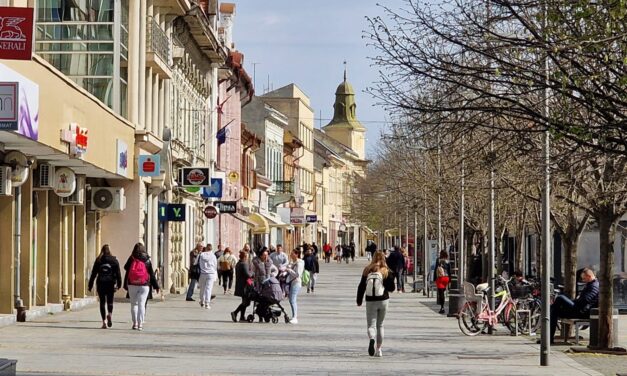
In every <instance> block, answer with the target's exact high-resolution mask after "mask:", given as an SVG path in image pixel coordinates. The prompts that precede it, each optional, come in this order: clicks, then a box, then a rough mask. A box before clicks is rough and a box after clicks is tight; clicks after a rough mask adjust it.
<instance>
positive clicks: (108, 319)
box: [107, 314, 113, 328]
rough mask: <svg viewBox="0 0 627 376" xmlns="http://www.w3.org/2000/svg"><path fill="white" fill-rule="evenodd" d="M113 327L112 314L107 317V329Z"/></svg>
mask: <svg viewBox="0 0 627 376" xmlns="http://www.w3.org/2000/svg"><path fill="white" fill-rule="evenodd" d="M112 326H113V321H111V314H108V315H107V327H108V328H110V327H112Z"/></svg>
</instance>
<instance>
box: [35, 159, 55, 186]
mask: <svg viewBox="0 0 627 376" xmlns="http://www.w3.org/2000/svg"><path fill="white" fill-rule="evenodd" d="M53 185H54V166H53V165H51V164H48V163H40V164H39V166H37V169H35V172H34V173H33V189H36V190H43V189H53V188H54V186H53Z"/></svg>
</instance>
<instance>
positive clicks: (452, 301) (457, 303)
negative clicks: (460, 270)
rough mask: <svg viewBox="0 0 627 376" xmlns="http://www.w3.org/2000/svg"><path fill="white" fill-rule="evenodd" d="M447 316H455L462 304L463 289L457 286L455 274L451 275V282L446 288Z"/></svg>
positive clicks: (457, 281) (457, 280)
mask: <svg viewBox="0 0 627 376" xmlns="http://www.w3.org/2000/svg"><path fill="white" fill-rule="evenodd" d="M448 291H449V292H448V314H447V316H448V317H457V314H458V313H459V311H460V310H461V309H462V306H463V305H464V302H465V299H464V291H463V289H460V287H459V279H458V278H457V276H456V275H453V276H451V283H450V284H449V290H448Z"/></svg>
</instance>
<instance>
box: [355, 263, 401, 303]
mask: <svg viewBox="0 0 627 376" xmlns="http://www.w3.org/2000/svg"><path fill="white" fill-rule="evenodd" d="M367 279H368V276H367V275H363V274H362V275H361V281H359V286H358V287H357V305H361V303H362V302H363V300H364V294H365V293H366V282H367ZM383 287H384V288H385V293H384V294H383V295H382V296H366V301H367V302H378V301H381V300H387V299H390V295H389V294H388V292H394V290H395V289H396V284H395V283H394V272H393V271H391V270H390V271H388V276H387V278H386V279H384V280H383Z"/></svg>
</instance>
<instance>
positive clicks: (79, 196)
mask: <svg viewBox="0 0 627 376" xmlns="http://www.w3.org/2000/svg"><path fill="white" fill-rule="evenodd" d="M84 203H85V175H76V189H75V190H74V193H72V194H71V195H70V196H68V197H61V205H68V206H69V205H83V204H84Z"/></svg>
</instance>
